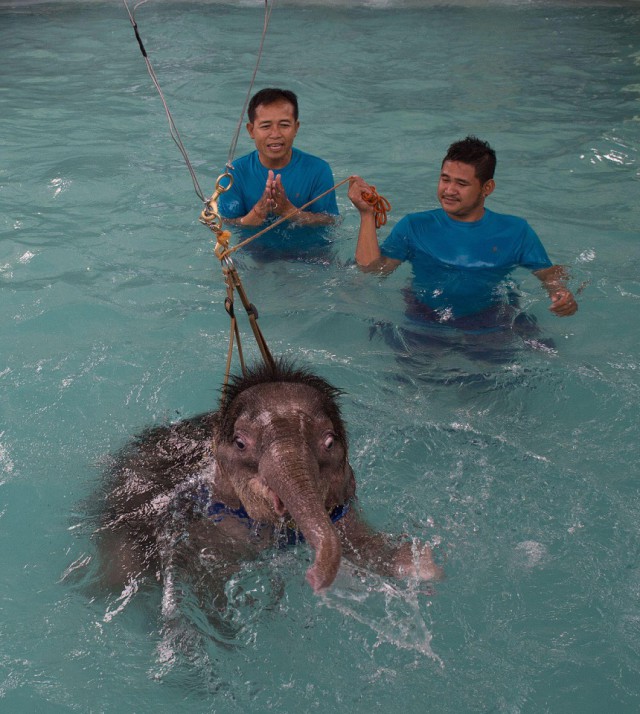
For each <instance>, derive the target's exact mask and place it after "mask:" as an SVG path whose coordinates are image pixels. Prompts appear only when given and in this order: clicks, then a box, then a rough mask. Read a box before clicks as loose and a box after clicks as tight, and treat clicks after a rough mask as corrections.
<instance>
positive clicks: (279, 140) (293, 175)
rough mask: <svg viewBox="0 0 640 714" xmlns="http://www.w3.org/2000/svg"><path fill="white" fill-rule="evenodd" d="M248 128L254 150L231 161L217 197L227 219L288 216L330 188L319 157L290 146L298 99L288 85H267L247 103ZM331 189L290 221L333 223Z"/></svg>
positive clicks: (242, 221) (246, 222)
mask: <svg viewBox="0 0 640 714" xmlns="http://www.w3.org/2000/svg"><path fill="white" fill-rule="evenodd" d="M247 114H248V118H249V122H248V123H247V131H248V132H249V136H250V137H251V138H252V139H253V141H254V142H255V146H256V149H255V151H252V152H251V153H250V154H247V155H246V156H243V157H241V158H240V159H237V160H236V161H234V164H233V172H232V175H233V185H232V186H231V188H229V190H228V191H225V192H224V193H222V194H221V195H220V197H219V199H218V210H219V212H220V215H221V216H222V217H223V218H224V219H226V221H227V223H232V224H236V225H241V226H261V225H263V224H264V223H267V222H268V221H270V220H271V221H273V220H274V219H277V218H279V217H281V216H284V215H287V214H288V213H291V212H292V211H295V209H296V208H299V207H300V206H303V205H304V204H305V203H307V202H308V201H310V200H311V199H313V198H315V197H316V196H318V195H320V194H321V193H323V192H325V191H327V190H329V189H331V188H332V187H333V186H334V181H333V174H332V172H331V167H330V166H329V164H328V163H327V162H326V161H324V160H323V159H320V158H318V157H317V156H312V155H311V154H307V153H305V152H304V151H300V150H299V149H296V148H294V146H293V141H294V139H295V137H296V134H297V133H298V129H299V127H300V122H299V121H298V99H297V97H296V95H295V94H294V93H293V92H291V91H289V90H286V89H275V88H267V89H262V90H260V91H259V92H257V93H256V94H255V95H254V96H253V97H252V98H251V101H250V102H249V107H248V110H247ZM337 216H338V205H337V202H336V196H335V192H334V191H330V192H329V193H328V194H327V195H326V196H324V197H323V198H321V199H319V200H318V201H316V202H315V203H313V204H311V206H309V207H308V208H307V209H305V210H304V211H298V212H297V213H296V214H295V215H293V216H292V217H291V219H290V221H291V222H292V223H293V224H296V225H304V226H318V225H329V224H332V223H334V222H335V219H336V217H337Z"/></svg>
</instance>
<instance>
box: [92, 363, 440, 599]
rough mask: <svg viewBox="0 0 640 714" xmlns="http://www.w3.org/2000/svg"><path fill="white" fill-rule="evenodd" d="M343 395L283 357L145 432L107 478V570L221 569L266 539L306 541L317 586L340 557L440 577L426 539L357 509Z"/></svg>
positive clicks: (111, 573) (103, 531)
mask: <svg viewBox="0 0 640 714" xmlns="http://www.w3.org/2000/svg"><path fill="white" fill-rule="evenodd" d="M339 394H340V392H339V390H337V389H335V388H334V387H332V386H331V385H330V384H328V383H327V382H326V381H324V380H323V379H321V378H320V377H317V376H315V375H314V374H312V373H310V372H309V371H306V370H304V369H299V368H295V367H293V366H291V365H289V364H287V363H285V362H283V361H280V362H278V363H277V364H276V365H275V367H269V366H258V367H255V368H253V369H252V370H251V371H250V372H249V373H248V374H247V375H245V376H243V377H237V378H234V379H233V380H232V383H231V385H230V386H229V387H228V389H227V391H226V394H225V396H224V398H223V401H222V404H221V407H220V409H219V410H218V411H217V412H210V413H207V414H204V415H200V416H197V417H194V418H191V419H186V420H183V421H180V422H178V423H176V424H173V425H171V426H163V427H158V428H154V429H151V430H149V431H147V432H145V433H144V434H142V435H141V436H140V437H139V438H138V439H137V440H136V441H135V442H133V443H132V444H131V445H129V447H127V448H126V449H125V450H124V452H123V453H122V454H121V455H120V456H119V457H118V459H117V461H116V463H115V466H114V469H113V481H112V482H111V484H110V485H109V487H108V491H107V495H106V500H107V509H106V516H105V518H104V520H103V523H102V526H101V528H100V529H99V531H98V536H99V544H100V550H101V554H102V556H103V557H102V560H103V563H104V565H103V572H104V577H105V579H106V580H107V581H108V582H109V583H110V584H111V585H113V586H122V585H125V584H126V583H127V582H130V581H131V580H133V579H136V580H137V579H138V578H140V577H141V576H143V575H144V574H145V573H146V572H149V571H150V572H151V573H155V574H156V576H157V577H159V578H160V579H162V580H165V581H166V579H167V577H168V572H169V570H168V568H169V564H171V566H172V567H173V566H175V564H176V559H181V560H182V561H183V564H185V559H188V558H191V557H194V558H196V559H197V558H202V557H205V556H206V557H207V558H208V559H209V562H212V561H215V562H217V563H218V564H221V566H220V567H219V568H218V571H217V572H218V576H221V577H223V578H228V577H229V576H230V575H231V574H232V573H233V571H234V570H237V569H238V567H239V563H240V562H241V561H242V560H246V559H248V558H255V557H257V556H258V554H259V553H260V552H261V551H263V550H264V549H265V548H268V547H273V546H275V545H282V544H284V543H287V542H301V541H303V540H304V541H307V542H308V543H309V545H310V546H311V548H312V549H313V551H314V553H315V558H314V562H313V564H312V566H311V567H310V568H309V570H308V572H307V580H308V582H309V584H310V585H311V587H312V588H313V590H314V591H320V590H322V589H324V588H328V587H329V586H330V585H331V583H332V582H333V581H334V579H335V577H336V574H337V572H338V568H339V566H340V559H341V556H342V555H344V556H345V557H347V558H349V559H350V560H351V561H352V562H354V563H355V564H356V565H360V566H363V567H365V568H368V569H370V570H372V571H374V572H376V573H379V574H381V575H387V576H396V577H401V576H405V577H415V578H419V579H422V580H431V579H437V578H439V577H440V576H441V569H440V568H439V567H438V566H437V565H436V564H435V563H434V561H433V557H432V553H431V549H430V547H429V546H428V545H422V546H420V547H418V548H416V546H415V544H412V543H410V542H406V541H405V542H395V543H394V542H393V541H392V539H391V538H389V537H388V536H385V535H383V534H380V533H376V532H374V531H373V530H372V529H370V528H369V527H368V526H367V525H366V524H365V523H364V521H363V520H361V518H360V516H359V515H358V512H357V508H356V503H355V494H356V484H355V479H354V476H353V472H352V470H351V467H350V465H349V460H348V455H347V435H346V431H345V426H344V424H343V422H342V419H341V416H340V410H339V407H338V405H337V403H336V399H337V397H338V396H339ZM165 584H166V583H165Z"/></svg>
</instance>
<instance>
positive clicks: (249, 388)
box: [214, 362, 355, 591]
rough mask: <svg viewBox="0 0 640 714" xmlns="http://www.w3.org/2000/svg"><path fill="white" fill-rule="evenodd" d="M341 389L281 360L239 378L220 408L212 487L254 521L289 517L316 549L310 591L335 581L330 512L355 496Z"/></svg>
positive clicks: (337, 550)
mask: <svg viewBox="0 0 640 714" xmlns="http://www.w3.org/2000/svg"><path fill="white" fill-rule="evenodd" d="M339 394H340V392H339V390H337V389H335V388H334V387H332V386H331V385H330V384H328V383H327V382H325V381H324V380H323V379H321V378H320V377H317V376H316V375H313V374H311V373H309V372H307V371H305V370H302V369H295V368H293V367H291V366H289V365H286V364H285V363H283V362H278V363H277V364H276V366H275V367H269V366H260V367H257V368H255V369H253V370H252V371H251V372H250V373H249V374H247V375H245V376H244V377H240V378H236V379H235V380H234V381H233V383H232V384H231V386H230V387H229V388H228V390H227V393H226V395H225V397H224V399H223V403H222V406H221V408H220V410H219V412H218V419H217V428H216V433H215V437H214V452H215V459H216V463H217V467H218V473H217V477H216V492H217V493H218V495H219V496H222V498H223V499H224V500H225V501H231V502H234V501H236V499H237V500H239V501H240V502H241V503H242V505H243V506H244V508H245V510H246V511H247V513H248V514H249V516H250V517H251V518H252V519H254V520H256V521H259V522H263V523H274V524H277V523H279V522H282V520H283V519H286V518H290V519H293V521H294V522H295V527H296V528H297V529H299V530H300V531H301V532H302V534H303V535H304V537H305V539H306V540H307V541H308V542H309V544H310V545H311V547H312V548H313V549H314V551H315V560H314V563H313V565H312V566H311V568H310V569H309V571H308V572H307V580H308V581H309V583H310V585H311V586H312V587H313V589H314V590H316V591H317V590H320V589H322V588H326V587H328V586H329V585H331V583H332V582H333V580H334V578H335V576H336V574H337V572H338V568H339V565H340V557H341V545H340V539H339V536H338V533H337V531H336V529H335V527H334V525H333V523H332V522H331V519H330V516H329V514H330V513H331V511H332V510H333V509H334V508H335V507H337V506H341V505H343V504H346V503H347V502H348V501H349V499H351V498H352V497H353V496H354V495H355V480H354V477H353V473H352V471H351V467H350V466H349V461H348V456H347V436H346V431H345V427H344V424H343V422H342V419H341V416H340V410H339V407H338V405H337V403H336V398H337V397H338V396H339Z"/></svg>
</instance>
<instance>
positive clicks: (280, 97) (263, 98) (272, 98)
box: [247, 87, 298, 124]
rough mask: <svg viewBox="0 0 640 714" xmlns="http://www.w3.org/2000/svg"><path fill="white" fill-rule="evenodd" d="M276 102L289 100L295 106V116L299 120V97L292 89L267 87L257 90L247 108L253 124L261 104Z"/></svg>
mask: <svg viewBox="0 0 640 714" xmlns="http://www.w3.org/2000/svg"><path fill="white" fill-rule="evenodd" d="M275 102H289V104H291V105H292V106H293V118H294V119H295V120H296V121H298V97H296V95H295V94H294V93H293V92H292V91H291V90H290V89H278V88H277V87H266V88H265V89H261V90H260V91H259V92H256V93H255V94H254V95H253V97H251V101H250V102H249V107H248V108H247V116H248V117H249V121H250V122H251V123H252V124H253V122H254V121H255V118H256V109H257V108H258V106H259V105H260V104H274V103H275Z"/></svg>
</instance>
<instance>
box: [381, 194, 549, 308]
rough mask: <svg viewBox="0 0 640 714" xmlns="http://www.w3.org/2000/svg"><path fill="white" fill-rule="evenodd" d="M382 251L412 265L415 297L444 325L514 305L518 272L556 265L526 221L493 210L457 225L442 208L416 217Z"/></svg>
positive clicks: (404, 223) (406, 219) (404, 222)
mask: <svg viewBox="0 0 640 714" xmlns="http://www.w3.org/2000/svg"><path fill="white" fill-rule="evenodd" d="M381 252H382V255H384V256H387V257H389V258H393V259H395V260H402V261H404V260H408V261H410V262H411V266H412V268H413V290H414V294H415V297H416V298H417V300H418V301H419V302H420V303H422V304H424V305H426V306H428V308H430V309H431V310H433V311H435V312H436V313H437V315H438V316H439V317H438V319H439V320H440V321H442V322H447V321H449V320H455V319H456V318H459V317H463V316H466V315H471V314H473V313H477V312H481V311H483V310H486V309H488V308H492V307H494V306H496V305H500V304H505V303H509V302H511V301H512V300H513V289H512V286H510V285H509V281H508V280H507V277H508V275H509V273H510V272H511V271H512V270H513V269H514V268H516V267H518V266H521V267H524V268H528V269H529V270H541V269H542V268H548V267H550V266H551V261H550V260H549V256H548V255H547V252H546V251H545V249H544V246H543V245H542V243H541V242H540V239H539V238H538V236H537V235H536V233H535V232H534V231H533V229H532V228H531V226H530V225H529V224H528V223H527V222H526V221H525V220H524V219H522V218H518V217H516V216H508V215H503V214H500V213H494V212H493V211H490V210H489V209H487V208H485V212H484V215H483V216H482V218H481V219H480V220H479V221H472V222H465V221H456V220H455V219H453V218H450V217H449V216H448V215H447V214H446V213H445V211H443V210H442V209H441V208H438V209H435V210H433V211H423V212H421V213H411V214H409V215H408V216H405V217H404V218H403V219H402V220H400V221H399V222H398V224H397V225H396V226H395V227H394V229H393V230H392V231H391V233H390V235H389V237H388V238H387V239H386V241H385V242H384V243H383V245H382V246H381Z"/></svg>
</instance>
